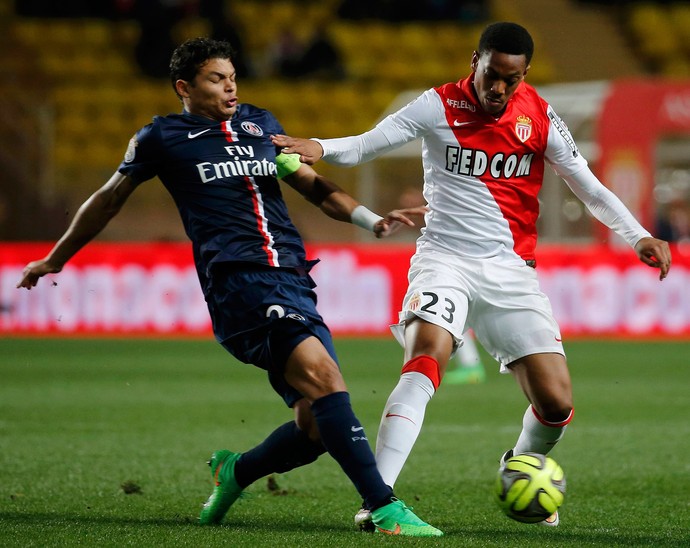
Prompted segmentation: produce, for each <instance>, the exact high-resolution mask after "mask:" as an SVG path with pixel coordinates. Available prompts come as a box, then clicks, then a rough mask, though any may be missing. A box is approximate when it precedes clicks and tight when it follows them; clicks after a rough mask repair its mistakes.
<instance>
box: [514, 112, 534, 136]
mask: <svg viewBox="0 0 690 548" xmlns="http://www.w3.org/2000/svg"><path fill="white" fill-rule="evenodd" d="M515 135H517V137H518V139H520V141H522V142H523V143H524V142H525V141H526V140H527V139H529V138H530V135H532V120H531V119H530V118H529V116H525V115H524V114H521V115H520V116H518V117H517V122H516V123H515Z"/></svg>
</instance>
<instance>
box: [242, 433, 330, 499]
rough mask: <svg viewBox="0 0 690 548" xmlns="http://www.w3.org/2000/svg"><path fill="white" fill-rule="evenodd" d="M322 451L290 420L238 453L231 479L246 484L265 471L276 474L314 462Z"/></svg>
mask: <svg viewBox="0 0 690 548" xmlns="http://www.w3.org/2000/svg"><path fill="white" fill-rule="evenodd" d="M325 452H326V449H324V447H323V445H321V444H320V443H314V442H313V441H311V440H310V439H309V436H307V434H305V433H304V432H302V430H300V429H299V428H297V425H296V424H295V421H290V422H287V423H285V424H283V425H282V426H279V427H278V428H276V429H275V430H274V431H273V432H272V433H271V434H270V435H269V436H268V437H267V438H266V439H265V440H264V441H263V442H261V443H260V444H259V445H257V446H256V447H254V448H253V449H250V450H249V451H247V452H246V453H243V454H242V456H241V457H240V458H239V459H238V460H237V463H236V464H235V481H237V484H238V485H239V486H240V487H247V486H248V485H250V484H251V483H254V482H255V481H256V480H258V479H259V478H263V477H264V476H267V475H269V474H273V473H279V474H280V473H283V472H287V471H289V470H292V469H294V468H297V467H299V466H304V465H305V464H309V463H311V462H314V461H315V460H316V459H317V458H318V457H319V455H322V454H323V453H325Z"/></svg>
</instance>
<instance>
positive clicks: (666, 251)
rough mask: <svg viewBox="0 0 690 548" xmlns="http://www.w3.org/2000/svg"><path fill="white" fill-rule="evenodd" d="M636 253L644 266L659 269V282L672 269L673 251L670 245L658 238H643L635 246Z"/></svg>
mask: <svg viewBox="0 0 690 548" xmlns="http://www.w3.org/2000/svg"><path fill="white" fill-rule="evenodd" d="M635 253H637V256H638V257H639V258H640V261H642V262H643V263H644V264H646V265H648V266H651V267H652V268H658V269H659V280H663V279H664V278H665V277H666V276H668V271H669V270H670V269H671V250H670V248H669V247H668V243H666V242H665V241H664V240H659V239H657V238H642V239H641V240H640V241H639V242H637V243H636V244H635Z"/></svg>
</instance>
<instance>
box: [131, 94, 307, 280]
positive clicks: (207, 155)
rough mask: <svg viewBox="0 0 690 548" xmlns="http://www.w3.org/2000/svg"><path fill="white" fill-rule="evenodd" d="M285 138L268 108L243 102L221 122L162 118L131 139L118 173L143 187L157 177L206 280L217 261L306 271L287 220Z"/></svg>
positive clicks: (296, 237) (172, 116)
mask: <svg viewBox="0 0 690 548" xmlns="http://www.w3.org/2000/svg"><path fill="white" fill-rule="evenodd" d="M275 133H284V131H283V128H282V127H281V125H280V124H279V123H278V121H277V120H276V119H275V117H274V116H273V115H272V114H271V113H270V112H268V111H267V110H263V109H259V108H257V107H255V106H252V105H247V104H240V105H239V106H238V108H237V111H236V112H235V115H234V116H233V117H232V119H230V120H228V121H226V122H217V121H213V120H210V119H208V118H204V117H200V116H195V115H191V114H189V113H187V112H184V113H182V114H170V115H168V116H165V117H161V116H156V117H155V118H154V119H153V123H151V124H149V125H147V126H145V127H143V128H142V129H141V130H139V131H138V132H137V134H136V135H135V136H134V137H133V138H132V140H131V141H130V144H129V148H128V149H127V154H126V155H125V159H124V161H123V162H122V164H121V165H120V167H119V171H120V172H121V173H123V174H125V175H128V176H130V177H131V178H132V179H133V180H134V181H135V182H136V183H141V182H143V181H146V180H148V179H151V178H152V177H155V176H158V178H159V179H160V180H161V181H162V182H163V184H164V185H165V187H166V188H167V189H168V191H169V192H170V194H171V195H172V197H173V199H174V200H175V204H176V205H177V208H178V209H179V211H180V216H181V217H182V222H183V223H184V228H185V231H186V233H187V235H188V236H189V238H190V239H191V240H192V244H193V248H194V258H195V262H196V266H197V270H198V272H199V275H200V276H203V277H208V276H209V270H210V266H211V265H212V264H214V263H218V262H233V261H234V262H242V263H252V264H258V265H264V266H272V267H289V268H295V267H304V266H305V263H306V258H305V251H304V244H303V242H302V238H301V237H300V235H299V233H298V232H297V229H296V228H295V226H294V225H293V224H292V221H291V220H290V217H289V216H288V211H287V207H286V204H285V201H284V200H283V196H282V193H281V191H280V185H279V183H278V180H277V177H276V175H277V168H276V154H278V153H279V151H278V150H276V147H275V146H274V145H273V143H271V140H270V135H271V134H275Z"/></svg>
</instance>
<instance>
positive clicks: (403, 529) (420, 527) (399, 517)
mask: <svg viewBox="0 0 690 548" xmlns="http://www.w3.org/2000/svg"><path fill="white" fill-rule="evenodd" d="M371 521H373V522H374V525H375V526H376V532H377V533H383V534H386V535H403V536H407V537H440V536H443V531H441V530H439V529H436V527H434V526H432V525H429V524H428V523H425V522H423V521H422V520H421V519H419V518H418V517H417V515H416V514H415V513H414V512H413V511H412V509H411V508H410V507H408V506H406V505H405V503H404V502H403V501H401V500H398V499H393V502H391V503H390V504H386V506H382V507H381V508H377V509H376V510H374V511H373V512H372V513H371Z"/></svg>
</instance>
